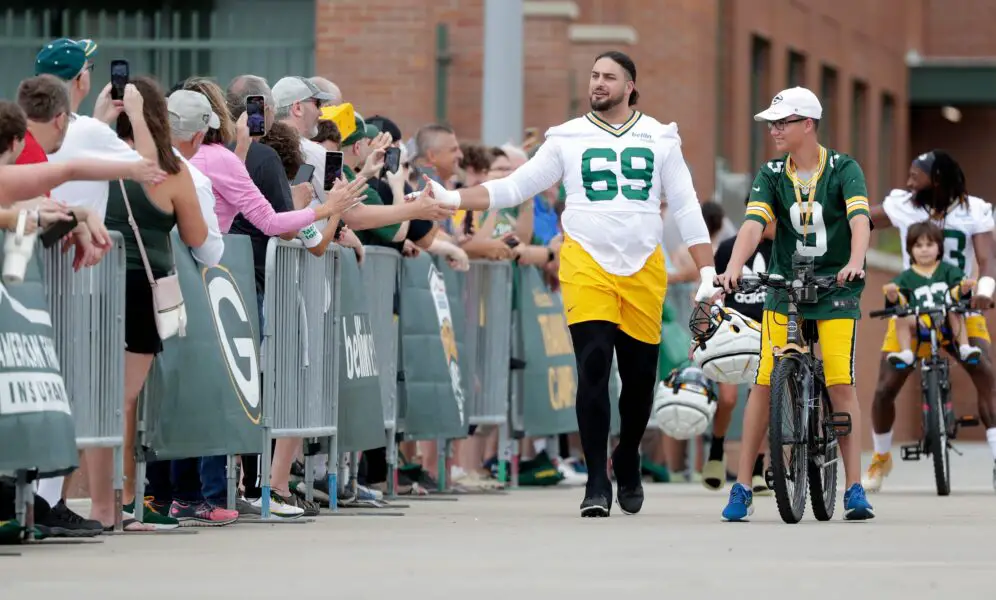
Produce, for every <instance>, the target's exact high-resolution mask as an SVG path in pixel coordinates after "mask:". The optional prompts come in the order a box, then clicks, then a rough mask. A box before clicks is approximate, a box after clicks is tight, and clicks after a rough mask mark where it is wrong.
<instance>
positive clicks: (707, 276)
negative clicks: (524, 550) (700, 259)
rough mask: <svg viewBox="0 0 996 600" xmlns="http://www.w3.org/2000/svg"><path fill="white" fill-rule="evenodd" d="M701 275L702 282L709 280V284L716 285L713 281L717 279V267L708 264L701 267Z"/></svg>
mask: <svg viewBox="0 0 996 600" xmlns="http://www.w3.org/2000/svg"><path fill="white" fill-rule="evenodd" d="M699 277H700V278H701V281H702V282H706V281H708V282H709V285H715V283H713V281H714V280H715V279H716V267H712V266H707V267H702V268H701V269H699Z"/></svg>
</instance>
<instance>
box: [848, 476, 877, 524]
mask: <svg viewBox="0 0 996 600" xmlns="http://www.w3.org/2000/svg"><path fill="white" fill-rule="evenodd" d="M874 518H875V512H874V510H872V505H871V503H869V502H868V497H867V496H865V488H863V487H861V484H860V483H855V484H854V485H852V486H851V487H849V488H847V491H846V492H844V519H846V520H848V521H865V520H868V519H874Z"/></svg>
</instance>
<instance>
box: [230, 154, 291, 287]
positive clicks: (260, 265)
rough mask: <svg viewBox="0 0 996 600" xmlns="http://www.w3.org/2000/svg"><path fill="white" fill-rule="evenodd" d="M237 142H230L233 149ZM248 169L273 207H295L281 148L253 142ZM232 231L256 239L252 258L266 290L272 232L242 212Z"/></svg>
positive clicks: (258, 284) (281, 209)
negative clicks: (268, 245) (265, 231)
mask: <svg viewBox="0 0 996 600" xmlns="http://www.w3.org/2000/svg"><path fill="white" fill-rule="evenodd" d="M234 148H235V144H230V145H229V150H233V149H234ZM246 170H247V171H249V177H251V178H252V182H253V183H255V184H256V187H258V188H259V191H260V193H261V194H263V196H264V197H265V198H266V199H267V200H268V201H269V202H270V205H271V206H273V210H274V211H276V212H278V213H282V212H288V211H291V210H294V200H293V197H292V196H291V188H290V182H289V181H287V174H286V173H284V165H283V163H282V162H281V161H280V156H279V155H278V154H277V151H276V150H274V149H273V148H271V147H269V146H267V145H266V144H261V143H259V142H252V143H251V144H249V152H248V154H246ZM229 231H230V232H231V233H241V234H244V235H247V236H249V241H250V242H251V243H252V259H253V264H254V266H255V268H256V291H257V292H258V293H262V292H263V291H264V288H265V287H266V244H267V242H269V240H270V236H268V235H266V234H265V233H263V232H262V231H260V230H259V229H257V228H256V226H255V225H253V224H252V223H250V222H249V220H248V219H246V218H245V217H244V216H242V213H239V214H238V215H236V217H235V220H234V221H232V228H231V229H230V230H229Z"/></svg>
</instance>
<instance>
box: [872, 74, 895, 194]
mask: <svg viewBox="0 0 996 600" xmlns="http://www.w3.org/2000/svg"><path fill="white" fill-rule="evenodd" d="M895 159H896V100H895V98H893V97H892V94H888V93H885V94H882V118H881V121H880V122H879V129H878V197H879V198H884V197H885V195H886V194H887V193H888V191H889V190H890V189H891V188H892V184H893V183H894V182H893V181H892V178H893V177H895V176H896V160H895ZM869 191H871V190H869Z"/></svg>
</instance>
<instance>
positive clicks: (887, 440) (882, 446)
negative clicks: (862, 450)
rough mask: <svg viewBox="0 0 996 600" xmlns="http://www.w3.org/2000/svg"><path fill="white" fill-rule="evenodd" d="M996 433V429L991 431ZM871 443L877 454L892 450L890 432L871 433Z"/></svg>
mask: <svg viewBox="0 0 996 600" xmlns="http://www.w3.org/2000/svg"><path fill="white" fill-rule="evenodd" d="M992 431H996V429H994V430H992ZM872 442H873V443H874V444H875V452H876V453H877V454H886V453H888V452H889V451H890V450H891V449H892V430H891V429H890V430H889V431H887V432H885V433H875V432H872Z"/></svg>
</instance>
